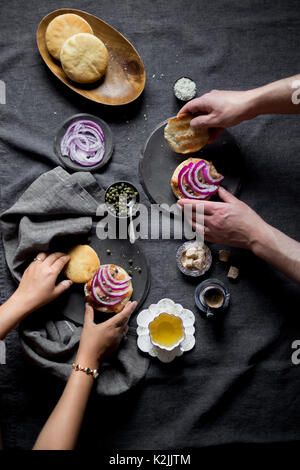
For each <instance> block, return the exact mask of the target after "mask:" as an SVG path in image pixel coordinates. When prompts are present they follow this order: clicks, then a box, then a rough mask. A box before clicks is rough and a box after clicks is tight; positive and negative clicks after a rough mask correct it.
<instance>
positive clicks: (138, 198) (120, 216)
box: [104, 181, 140, 219]
mask: <svg viewBox="0 0 300 470" xmlns="http://www.w3.org/2000/svg"><path fill="white" fill-rule="evenodd" d="M121 183H125V184H128V185H129V186H131V187H132V188H133V189H134V191H135V192H137V196H136V202H135V204H134V206H133V210H132V215H133V216H134V215H135V214H136V212H137V210H138V205H139V202H140V192H139V190H138V189H137V187H136V186H135V185H134V184H133V183H131V182H130V181H116V182H115V183H113V184H111V185H110V186H109V187H108V188H107V189H106V191H105V196H104V201H105V203H106V204H107V201H106V195H107V193H108V191H109V190H110V189H111V188H113V187H115V186H118V185H119V184H121ZM107 210H108V212H109V213H110V214H111V215H113V216H114V217H116V218H117V219H128V218H129V215H128V214H127V215H116V214H115V213H114V212H113V211H111V210H110V208H109V205H108V204H107Z"/></svg>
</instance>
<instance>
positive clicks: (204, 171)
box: [201, 165, 224, 184]
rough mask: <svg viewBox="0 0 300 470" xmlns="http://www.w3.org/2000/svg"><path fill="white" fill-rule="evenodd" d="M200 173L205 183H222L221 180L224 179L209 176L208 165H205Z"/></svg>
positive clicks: (222, 177)
mask: <svg viewBox="0 0 300 470" xmlns="http://www.w3.org/2000/svg"><path fill="white" fill-rule="evenodd" d="M201 171H202V175H203V177H204V179H205V181H207V182H208V183H210V184H218V183H221V181H223V179H224V176H222V175H221V176H220V177H219V178H213V177H212V176H211V174H210V165H205V166H204V167H203V168H202V169H201Z"/></svg>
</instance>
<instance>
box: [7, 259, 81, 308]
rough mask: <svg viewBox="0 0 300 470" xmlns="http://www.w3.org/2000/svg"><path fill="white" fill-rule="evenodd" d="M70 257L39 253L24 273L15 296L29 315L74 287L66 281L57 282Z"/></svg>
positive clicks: (70, 282)
mask: <svg viewBox="0 0 300 470" xmlns="http://www.w3.org/2000/svg"><path fill="white" fill-rule="evenodd" d="M69 259H70V257H69V256H68V255H66V254H65V253H52V254H50V255H47V254H46V253H39V254H38V255H37V256H36V258H35V260H34V261H33V262H32V263H31V264H30V265H29V266H28V268H27V269H26V270H25V271H24V274H23V277H22V279H21V282H20V284H19V287H18V288H17V290H16V291H15V293H14V294H13V296H14V297H15V298H18V299H19V302H21V304H22V305H25V306H26V310H27V313H30V312H32V311H33V310H36V309H37V308H39V307H42V306H43V305H45V304H47V303H49V302H51V301H52V300H54V299H56V298H57V297H58V296H59V295H60V294H62V293H63V292H64V291H65V290H66V289H68V288H69V287H70V286H71V285H72V281H70V280H64V281H62V282H60V283H59V284H57V285H56V280H57V277H58V275H59V274H60V272H61V271H62V269H63V268H64V266H65V265H66V264H67V262H68V261H69Z"/></svg>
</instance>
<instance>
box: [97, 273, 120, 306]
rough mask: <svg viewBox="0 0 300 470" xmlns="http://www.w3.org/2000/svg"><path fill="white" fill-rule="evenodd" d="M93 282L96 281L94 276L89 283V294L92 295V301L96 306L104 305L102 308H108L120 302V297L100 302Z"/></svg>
mask: <svg viewBox="0 0 300 470" xmlns="http://www.w3.org/2000/svg"><path fill="white" fill-rule="evenodd" d="M95 281H96V274H95V276H94V277H93V280H92V282H91V293H92V297H93V299H94V300H95V302H96V303H97V304H100V305H104V306H110V305H116V304H118V303H119V302H120V301H121V300H122V297H119V298H118V299H111V300H109V301H106V300H101V299H100V297H99V295H98V294H97V292H96V288H95Z"/></svg>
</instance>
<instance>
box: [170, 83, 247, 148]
mask: <svg viewBox="0 0 300 470" xmlns="http://www.w3.org/2000/svg"><path fill="white" fill-rule="evenodd" d="M252 103H254V101H253V97H252V92H251V90H250V91H222V90H212V91H211V92H210V93H206V94H205V95H202V96H200V97H199V98H195V99H193V100H191V101H189V102H188V103H186V104H185V105H184V106H183V107H182V108H181V110H180V111H179V113H178V115H179V114H184V113H190V114H194V115H195V117H194V119H192V120H191V127H195V128H200V127H206V128H210V139H209V143H211V142H213V141H214V140H215V139H216V138H217V137H218V136H219V135H220V134H221V132H222V131H223V129H225V128H227V127H231V126H235V125H236V124H239V123H240V122H242V121H244V120H246V119H252V118H253V117H255V114H253V113H252V111H251V109H252Z"/></svg>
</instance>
